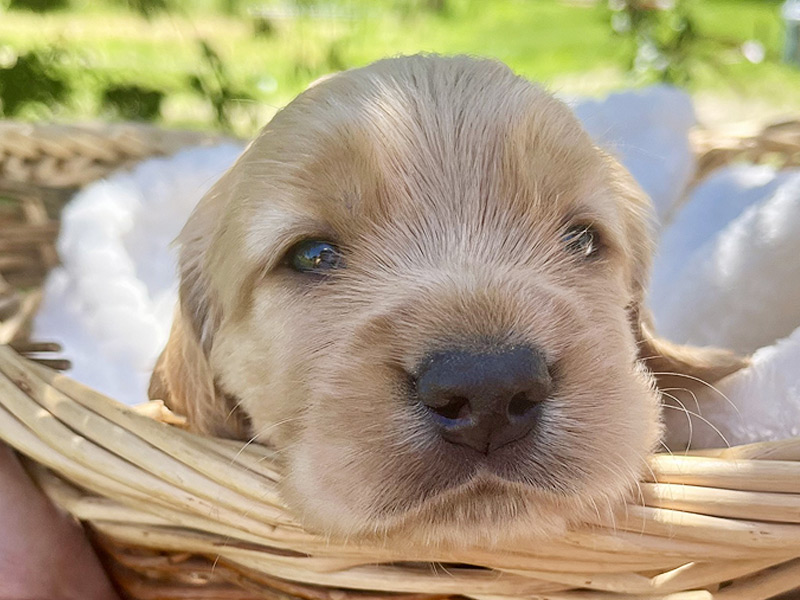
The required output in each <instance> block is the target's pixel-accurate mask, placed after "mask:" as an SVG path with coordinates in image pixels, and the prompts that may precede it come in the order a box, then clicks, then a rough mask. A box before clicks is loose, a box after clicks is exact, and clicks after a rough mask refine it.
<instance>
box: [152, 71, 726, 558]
mask: <svg viewBox="0 0 800 600" xmlns="http://www.w3.org/2000/svg"><path fill="white" fill-rule="evenodd" d="M650 217H651V215H650V206H649V202H648V200H647V198H646V197H645V196H644V194H643V193H642V192H641V190H640V189H639V188H638V187H637V186H636V184H635V183H634V182H633V180H632V178H631V177H630V175H629V174H628V173H627V172H625V170H624V169H622V168H621V167H620V166H619V164H617V162H616V161H614V160H613V159H612V158H610V157H609V156H607V155H605V154H604V153H603V152H601V151H600V150H599V149H598V148H597V147H595V146H594V144H593V143H592V141H591V140H590V139H589V137H588V136H587V134H586V133H585V132H584V131H583V130H582V129H581V127H580V125H579V124H578V122H577V121H576V119H575V117H574V116H573V115H572V114H571V113H570V111H569V110H568V109H567V108H566V107H565V106H564V105H563V104H562V103H561V102H559V101H557V100H555V99H553V98H552V97H551V96H549V95H548V94H546V93H545V92H544V91H542V90H541V89H540V88H538V87H536V86H534V85H532V84H530V83H529V82H527V81H525V80H523V79H521V78H519V77H517V76H515V75H514V74H512V72H511V71H510V70H509V69H508V68H507V67H505V66H503V65H502V64H498V63H496V62H491V61H486V60H474V59H471V58H466V57H455V58H442V57H435V56H413V57H407V58H396V59H389V60H384V61H380V62H377V63H375V64H373V65H371V66H369V67H366V68H363V69H356V70H353V71H348V72H345V73H342V74H339V75H336V76H334V77H331V78H329V79H327V80H325V81H323V82H321V83H319V84H318V85H316V86H314V87H312V88H311V89H309V90H307V91H306V92H305V93H303V94H302V95H300V96H299V97H298V98H297V99H296V100H295V101H294V102H292V103H291V104H290V105H289V106H287V107H286V108H285V109H284V110H282V111H281V112H280V113H279V114H278V115H277V116H276V117H275V118H274V119H273V120H272V122H271V123H270V124H269V125H267V127H266V128H265V129H264V131H263V132H262V133H261V135H259V137H258V138H257V139H256V140H255V141H254V142H253V143H252V144H251V145H250V146H249V148H248V149H247V150H246V151H245V153H244V154H243V155H242V157H241V158H240V159H239V160H238V162H237V163H236V164H235V166H234V167H233V168H232V169H231V170H230V171H229V172H228V173H227V174H226V175H224V176H223V177H222V179H221V180H220V181H219V182H218V183H217V184H216V185H215V187H214V188H213V189H212V190H211V191H210V192H209V193H208V195H207V196H206V197H205V198H204V199H203V200H202V201H201V203H200V205H199V206H198V207H197V209H196V210H195V212H194V214H193V215H192V217H191V218H190V219H189V222H188V223H187V225H186V227H185V229H184V231H183V233H182V234H181V236H180V240H179V241H180V244H181V255H180V269H181V289H180V297H181V299H180V307H179V314H178V316H177V318H176V320H175V323H174V327H173V331H172V335H171V338H170V340H169V343H168V345H167V347H166V349H165V351H164V354H163V356H162V358H161V361H160V363H159V366H158V367H157V369H156V373H155V377H154V381H153V388H152V395H153V396H157V397H163V398H166V399H167V400H168V402H169V403H170V404H171V405H172V406H173V407H174V409H175V410H178V411H181V412H183V413H185V414H186V415H187V416H188V417H189V420H190V422H191V424H192V426H193V427H194V428H195V429H196V430H197V431H201V432H207V433H211V434H215V435H223V436H229V437H238V438H242V439H245V438H249V437H253V438H255V439H256V440H258V441H261V442H264V443H267V444H270V445H273V446H275V447H276V448H278V449H279V450H281V451H282V456H283V457H284V459H285V463H286V470H287V474H286V477H285V481H284V490H283V492H284V496H285V498H286V500H287V502H289V504H290V505H291V506H292V508H293V509H294V511H295V512H296V513H297V514H298V516H299V517H300V518H301V519H302V520H303V522H304V523H305V524H306V525H307V526H309V527H312V528H315V529H317V530H320V531H322V532H325V533H329V534H333V535H340V536H359V535H367V534H376V533H377V534H381V535H392V534H395V535H396V536H397V537H398V538H399V537H401V536H400V535H397V534H402V537H403V539H424V540H426V541H429V542H449V543H464V542H486V541H492V540H498V539H503V538H506V537H507V536H508V535H511V534H514V533H516V534H521V535H525V536H532V535H548V534H554V533H558V532H559V531H562V530H563V528H564V527H565V525H566V524H568V523H570V522H573V521H579V520H581V519H584V518H587V517H589V516H593V515H594V514H596V513H597V512H598V511H605V510H607V509H608V508H610V507H614V506H615V505H617V504H618V503H619V502H621V501H622V500H623V499H624V498H625V497H626V496H627V495H628V494H630V493H631V491H632V489H634V488H635V483H636V481H637V479H638V477H639V476H640V474H641V472H642V470H643V469H644V467H645V462H644V460H645V457H646V456H647V455H648V454H649V453H650V452H651V451H653V450H654V449H655V448H656V446H657V444H658V442H659V438H660V436H661V426H660V418H659V393H658V392H657V391H656V388H655V385H654V378H653V375H652V373H651V372H655V373H662V372H663V373H668V374H673V375H669V376H667V375H665V376H664V379H663V381H664V382H665V384H667V385H669V386H673V387H687V386H686V382H685V381H682V380H681V379H680V377H681V375H688V376H690V377H692V378H698V379H702V380H704V381H708V382H713V381H715V380H717V379H719V378H720V377H722V376H724V375H726V374H728V373H730V372H731V371H733V370H735V369H736V368H737V367H738V366H740V364H741V363H740V361H738V360H737V359H735V358H733V357H732V356H730V355H728V354H725V353H721V352H718V351H699V350H691V349H686V348H677V347H674V346H671V345H669V344H666V343H664V342H661V341H658V340H656V339H654V338H653V337H652V335H651V334H650V332H649V330H648V328H647V325H646V324H645V323H643V321H642V319H643V309H642V306H641V302H642V297H643V293H644V292H643V290H644V288H645V285H646V282H647V272H648V264H649V262H650V253H651V233H650V227H649V220H650ZM670 377H671V378H672V380H670ZM687 381H688V382H689V383H692V382H693V380H692V379H688V380H687Z"/></svg>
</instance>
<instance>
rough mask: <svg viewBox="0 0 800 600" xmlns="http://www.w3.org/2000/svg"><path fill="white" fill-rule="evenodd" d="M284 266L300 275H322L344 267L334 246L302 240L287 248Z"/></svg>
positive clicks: (339, 253)
mask: <svg viewBox="0 0 800 600" xmlns="http://www.w3.org/2000/svg"><path fill="white" fill-rule="evenodd" d="M286 265H287V266H288V267H290V268H291V269H294V270H295V271H298V272H300V273H319V274H323V273H326V272H327V271H332V270H333V269H340V268H342V267H343V266H344V260H343V259H342V253H341V252H340V251H339V248H337V247H336V246H335V245H334V244H332V243H330V242H325V241H322V240H303V241H301V242H297V243H296V244H295V245H294V246H292V247H291V248H289V251H288V252H287V253H286Z"/></svg>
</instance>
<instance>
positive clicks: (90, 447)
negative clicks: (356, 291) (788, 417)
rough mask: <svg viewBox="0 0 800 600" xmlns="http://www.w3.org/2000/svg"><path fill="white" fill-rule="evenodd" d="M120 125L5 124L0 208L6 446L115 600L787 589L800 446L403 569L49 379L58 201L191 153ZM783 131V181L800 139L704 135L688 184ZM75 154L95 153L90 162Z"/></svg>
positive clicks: (0, 427) (681, 474)
mask: <svg viewBox="0 0 800 600" xmlns="http://www.w3.org/2000/svg"><path fill="white" fill-rule="evenodd" d="M125 127H126V126H120V127H118V128H115V129H110V130H107V131H104V130H100V129H86V130H84V129H82V128H56V129H53V128H47V127H44V128H38V127H30V126H25V127H23V126H18V125H14V124H8V125H3V126H0V195H2V196H6V197H8V198H9V200H8V201H4V202H0V343H2V344H10V345H9V346H6V347H0V440H4V441H6V442H7V443H9V444H10V445H11V446H13V447H14V448H16V449H17V450H18V451H19V452H20V454H22V455H23V456H25V457H27V458H26V464H27V466H28V468H29V471H30V473H31V475H32V476H33V477H34V479H35V480H36V481H37V482H38V484H39V485H40V486H41V487H42V489H43V490H44V491H45V493H46V494H47V495H48V496H49V497H50V498H51V499H52V500H53V501H54V502H56V503H57V504H59V505H60V506H62V507H64V508H65V509H66V510H67V511H69V512H70V513H71V514H73V515H74V516H75V517H76V518H78V519H80V520H81V521H83V522H84V523H86V525H87V528H88V530H89V532H90V535H91V536H92V539H93V541H94V543H95V546H96V547H97V548H98V550H99V551H100V553H101V555H102V556H103V557H104V559H105V562H106V566H107V568H108V571H109V573H110V574H111V575H112V577H113V579H114V581H115V582H116V584H117V585H118V587H119V589H120V591H121V592H122V593H124V594H125V595H127V596H128V597H130V598H136V599H146V598H148V599H155V598H162V599H163V598H208V599H210V598H219V599H222V598H231V599H233V598H239V599H250V598H253V599H256V598H270V599H279V598H282V599H286V598H305V599H308V600H322V599H326V600H345V599H348V598H359V599H363V600H368V599H373V600H377V599H378V598H380V599H386V598H389V597H395V596H397V595H398V594H400V595H401V597H403V598H408V599H409V600H411V599H418V598H419V599H422V598H425V599H433V598H450V597H454V596H461V597H463V596H467V597H470V598H475V599H476V600H501V599H507V600H508V599H512V598H517V599H523V598H548V599H553V600H562V599H563V600H568V599H573V598H574V599H579V598H586V599H594V598H598V599H600V598H603V599H605V598H652V599H655V598H665V599H666V598H670V599H675V600H679V599H680V600H684V599H686V600H694V599H698V600H699V599H704V598H715V599H752V600H755V599H761V598H769V597H772V596H774V595H776V594H779V593H782V592H785V591H787V590H791V589H793V588H795V587H798V586H800V439H795V440H787V441H784V442H774V443H764V444H755V445H750V446H740V447H735V448H730V449H726V450H720V451H707V452H705V453H702V454H700V455H693V456H671V455H655V456H653V457H651V459H650V463H649V466H650V469H651V471H652V473H651V475H650V476H649V477H648V478H647V479H646V480H645V481H643V482H642V484H641V496H640V497H639V498H637V499H636V501H634V502H632V503H631V504H629V505H628V506H627V507H624V509H623V510H621V511H620V512H619V513H618V514H617V515H616V516H615V519H614V521H613V522H612V523H608V522H600V521H598V522H596V523H589V524H587V525H586V527H584V528H582V529H580V530H576V531H572V532H570V533H569V534H567V535H566V536H565V537H563V538H561V539H558V540H552V541H547V542H541V541H533V540H532V541H531V542H530V544H517V545H515V547H513V548H506V547H503V548H494V549H486V548H463V549H460V550H458V551H444V550H437V549H425V548H418V549H416V550H415V551H414V552H413V553H412V552H410V551H408V550H405V551H399V550H396V549H392V548H388V547H383V546H380V547H376V546H363V545H353V544H350V545H347V544H342V543H338V542H333V541H330V540H327V539H323V538H320V537H318V536H316V535H314V534H311V533H309V532H306V531H304V530H303V529H302V528H301V527H300V526H299V525H298V524H297V523H296V522H295V521H294V520H293V518H292V517H291V515H290V514H289V513H288V512H287V511H286V509H285V507H284V505H283V503H282V502H281V500H280V498H279V496H278V494H277V487H278V482H279V480H280V473H279V472H278V470H277V469H276V468H275V466H274V465H275V460H274V456H273V454H272V453H271V451H270V450H269V449H267V448H264V447H261V446H258V445H255V444H250V445H246V446H244V447H243V444H241V443H238V442H232V441H228V440H219V439H211V438H205V437H201V436H197V435H194V434H191V433H188V432H186V431H184V430H182V429H181V428H180V427H179V426H176V425H175V423H177V422H178V421H179V419H178V418H177V417H176V416H175V415H172V414H171V413H169V411H168V410H167V409H166V408H164V407H162V406H159V405H158V404H157V403H151V404H150V405H148V406H146V407H145V409H143V410H134V409H130V408H127V407H125V406H122V405H120V404H118V403H115V402H113V401H110V400H109V399H107V398H105V397H104V396H102V395H101V394H98V393H96V392H94V391H92V390H89V389H88V388H86V387H84V386H82V385H80V384H78V383H76V382H74V381H72V380H70V379H69V378H67V377H65V376H63V375H60V374H59V373H58V372H57V371H54V370H53V367H55V368H64V367H66V366H67V363H66V362H65V361H64V360H62V359H60V358H53V352H54V351H57V346H55V345H53V344H50V343H47V342H34V341H31V340H30V339H29V332H30V322H31V319H32V316H33V315H34V314H35V312H36V309H37V306H38V297H39V295H38V294H39V292H38V291H37V288H38V286H39V285H40V284H41V282H42V279H43V277H44V276H45V274H46V272H47V271H48V269H49V268H51V267H52V266H53V265H55V264H56V263H57V260H58V258H57V255H56V252H55V250H54V247H53V242H54V239H55V236H56V235H57V230H58V209H59V205H60V204H61V203H62V202H63V200H64V198H65V197H66V196H67V195H66V194H64V193H63V190H64V189H68V190H71V189H74V188H75V187H78V186H79V185H82V184H83V183H86V182H88V181H90V180H93V179H94V178H96V177H98V176H100V175H102V174H105V173H107V172H108V171H110V170H111V169H113V168H116V167H118V166H124V165H126V164H130V163H131V162H132V161H135V160H138V159H141V158H144V157H146V156H150V155H158V154H164V153H168V152H171V151H174V150H175V149H177V148H179V147H181V146H182V145H184V144H186V143H198V142H200V141H201V139H200V138H199V137H198V136H194V137H191V136H189V137H186V136H181V135H177V136H172V134H170V133H169V132H164V131H159V130H148V129H146V128H130V129H125ZM120 131H128V132H129V135H127V136H126V135H122V134H121V133H120ZM776 131H777V132H779V134H780V135H779V136H778V137H779V138H780V139H779V142H780V144H782V145H781V146H780V148H781V150H780V152H779V153H778V154H779V155H780V156H783V157H784V159H783V161H782V162H783V164H793V163H795V161H797V162H798V163H800V124H797V123H794V124H782V125H781V126H780V127H778V128H772V129H767V130H765V131H764V132H762V134H761V137H758V136H751V137H746V138H733V137H726V138H725V140H724V143H719V144H717V145H715V144H714V143H713V139H714V138H713V137H712V136H711V135H710V134H703V135H699V137H698V139H700V142H698V148H700V149H701V152H700V160H699V164H700V169H701V170H700V172H699V173H698V179H700V178H702V177H704V176H705V175H706V174H707V173H708V171H709V170H710V169H712V168H715V167H716V166H719V165H720V164H723V163H725V162H728V161H730V160H733V159H735V158H737V157H740V156H744V157H746V158H748V159H751V160H752V159H754V158H759V157H760V156H766V155H767V154H769V157H768V158H769V160H775V155H776V150H775V148H776V146H775V144H776V143H777V142H775V139H776V135H777V134H776ZM9 132H11V133H9ZM131 132H133V133H131ZM148 132H149V133H148ZM134 133H135V134H136V135H138V136H139V137H138V138H137V139H138V143H139V146H138V147H137V148H138V149H137V150H136V152H132V151H130V149H129V148H130V147H131V146H130V144H131V142H130V139H131V138H130V136H131V135H134ZM9 136H10V138H9ZM82 136H85V137H82ZM92 136H94V137H93V138H92ZM9 139H10V140H11V141H9ZM87 139H93V140H94V143H96V144H98V145H100V146H103V148H104V150H103V151H100V150H96V149H95V150H94V151H93V152H94V154H91V153H90V151H89V150H84V147H85V146H87V145H88V147H91V144H90V143H89V142H86V141H85V140H87ZM75 140H84V142H83V145H81V143H78V142H76V141H75ZM16 148H21V150H20V151H19V154H15V152H16V150H15V149H16ZM64 148H71V149H72V150H71V151H72V152H73V159H74V160H72V162H70V159H69V158H68V157H67V154H68V153H67V151H66V150H64ZM126 148H128V150H126ZM757 148H768V149H769V151H768V152H764V153H761V154H759V153H758V152H757V150H756V149H757ZM34 149H36V150H34ZM723 150H724V152H722V151H723ZM36 152H38V153H39V154H38V155H37V154H36ZM59 152H60V154H59ZM82 152H83V153H84V154H83V155H82V154H81V153H82ZM723 154H724V159H723V158H721V157H722V156H723ZM37 156H38V158H37ZM79 156H84V158H85V157H87V156H88V157H90V159H89V158H87V159H86V160H84V159H81V158H78V157H79ZM48 157H53V160H49V158H48ZM37 161H38V162H37ZM59 161H60V162H59ZM21 165H22V166H24V167H25V168H22V166H21ZM44 165H48V166H46V167H45V166H44ZM54 165H56V166H54ZM58 165H61V167H60V169H61V170H60V174H59V168H56V167H57V166H58ZM48 173H49V175H48ZM26 356H27V358H26ZM29 358H34V359H36V360H37V361H38V362H32V361H31V360H29Z"/></svg>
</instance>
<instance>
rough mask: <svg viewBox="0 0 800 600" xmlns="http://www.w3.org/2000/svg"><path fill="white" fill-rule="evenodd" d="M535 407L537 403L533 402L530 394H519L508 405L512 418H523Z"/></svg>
mask: <svg viewBox="0 0 800 600" xmlns="http://www.w3.org/2000/svg"><path fill="white" fill-rule="evenodd" d="M535 405H536V402H534V401H533V400H531V398H530V396H528V392H517V393H516V394H514V395H513V396H512V397H511V401H510V402H509V403H508V414H509V415H510V416H512V417H522V416H524V415H525V414H526V413H527V412H528V411H529V410H530V409H531V408H533V407H534V406H535Z"/></svg>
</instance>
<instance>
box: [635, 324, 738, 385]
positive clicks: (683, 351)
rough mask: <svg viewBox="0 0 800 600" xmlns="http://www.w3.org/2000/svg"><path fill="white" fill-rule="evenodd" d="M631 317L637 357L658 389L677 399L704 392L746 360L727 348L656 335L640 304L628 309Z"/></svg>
mask: <svg viewBox="0 0 800 600" xmlns="http://www.w3.org/2000/svg"><path fill="white" fill-rule="evenodd" d="M631 319H632V321H633V323H632V326H633V329H634V334H635V336H636V342H637V344H638V347H639V360H640V361H641V362H642V364H643V365H644V366H645V367H646V368H647V369H648V370H649V371H650V372H651V373H652V374H653V377H655V380H656V386H657V387H658V389H659V390H662V391H664V392H666V393H668V394H670V395H672V396H677V397H678V398H679V399H684V398H685V399H689V400H692V399H696V398H698V397H700V396H705V395H707V393H708V392H709V391H710V390H711V386H713V385H715V384H716V383H717V382H718V381H719V380H720V379H722V378H723V377H727V376H728V375H730V374H731V373H734V372H736V371H738V370H739V369H741V368H743V367H746V366H747V365H748V364H749V359H747V358H744V357H741V356H738V355H736V354H735V353H733V352H730V351H729V350H721V349H719V348H707V347H703V348H701V347H697V346H683V345H680V344H674V343H672V342H669V341H667V340H665V339H662V338H659V337H657V336H656V335H655V333H654V331H653V327H652V325H651V323H650V319H649V315H648V314H647V313H646V312H644V311H643V309H641V308H638V309H633V310H632V311H631Z"/></svg>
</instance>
